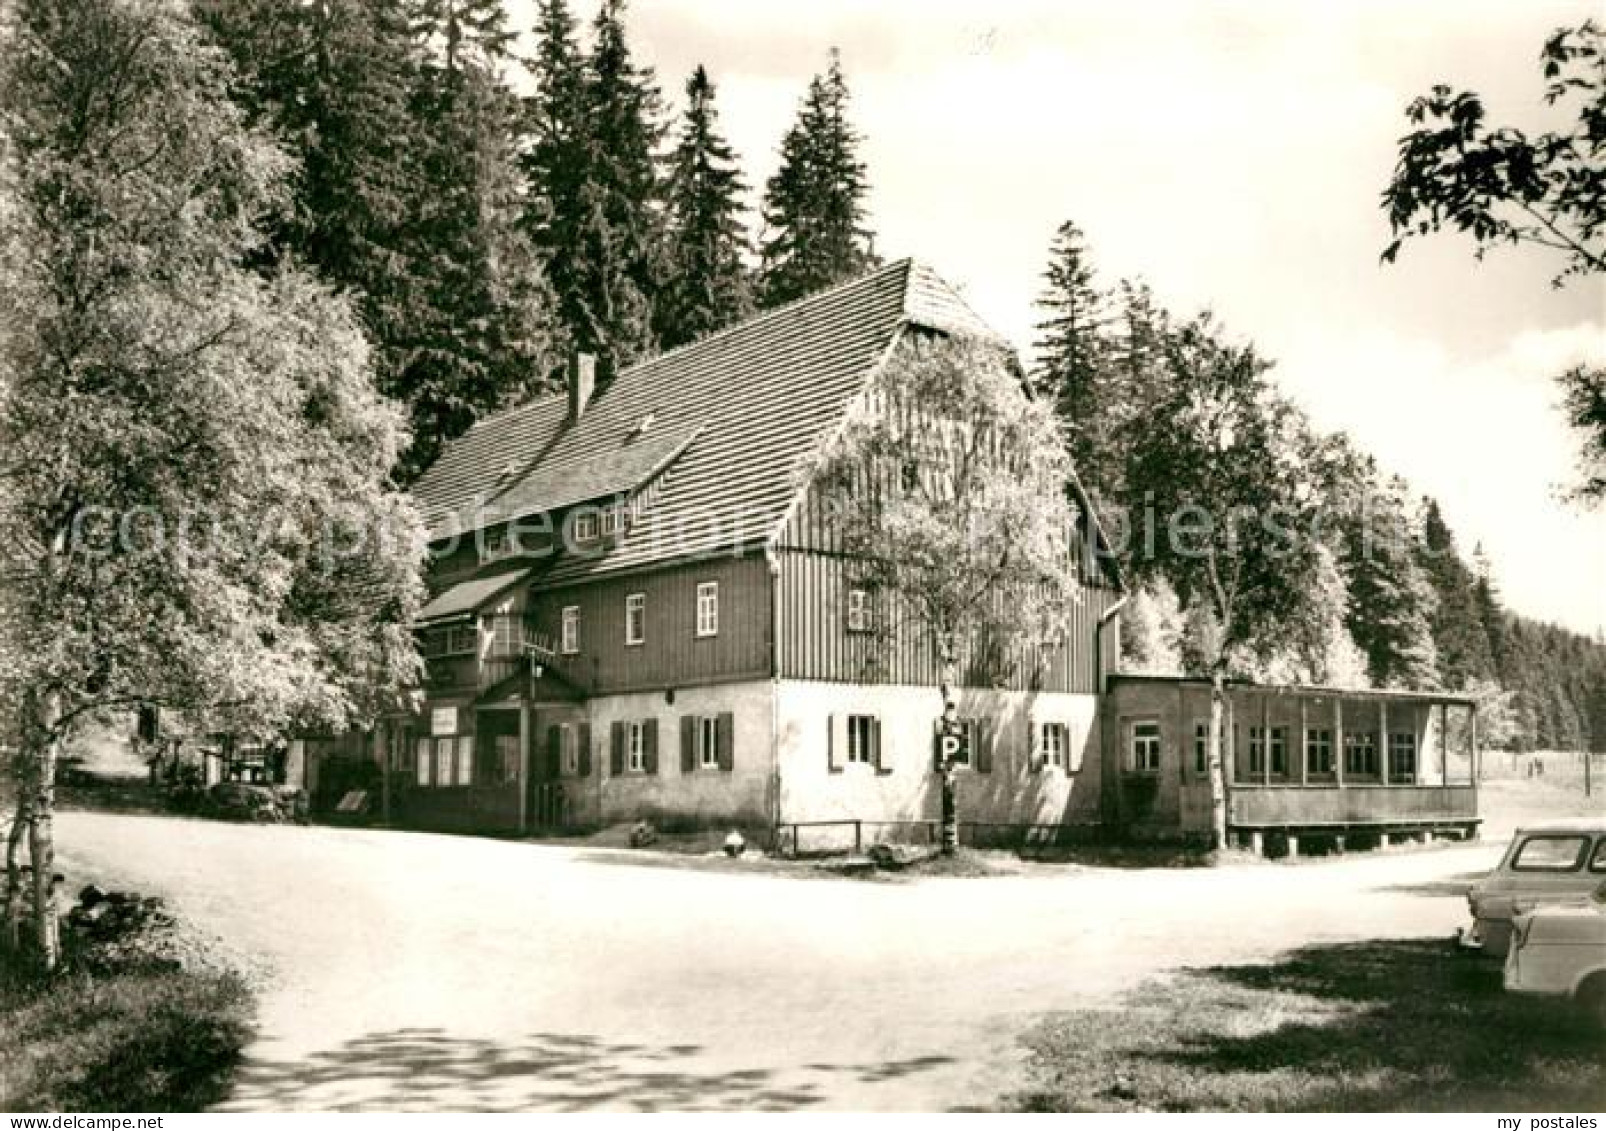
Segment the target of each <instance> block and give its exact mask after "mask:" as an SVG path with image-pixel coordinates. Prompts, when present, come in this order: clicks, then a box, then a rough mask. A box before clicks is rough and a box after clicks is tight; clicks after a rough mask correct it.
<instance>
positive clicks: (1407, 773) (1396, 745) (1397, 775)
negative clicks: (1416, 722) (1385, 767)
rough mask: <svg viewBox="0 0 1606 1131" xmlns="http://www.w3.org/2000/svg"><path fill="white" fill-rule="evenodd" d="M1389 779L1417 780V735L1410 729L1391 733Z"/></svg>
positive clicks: (1399, 780) (1398, 780) (1400, 780)
mask: <svg viewBox="0 0 1606 1131" xmlns="http://www.w3.org/2000/svg"><path fill="white" fill-rule="evenodd" d="M1389 780H1390V781H1396V782H1414V781H1415V780H1416V735H1415V734H1414V733H1412V732H1410V731H1405V732H1401V733H1399V734H1391V735H1389Z"/></svg>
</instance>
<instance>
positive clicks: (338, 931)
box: [59, 812, 1497, 1111]
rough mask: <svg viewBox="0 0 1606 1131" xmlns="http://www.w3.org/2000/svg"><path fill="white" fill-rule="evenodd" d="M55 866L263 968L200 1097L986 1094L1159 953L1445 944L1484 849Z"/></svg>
mask: <svg viewBox="0 0 1606 1131" xmlns="http://www.w3.org/2000/svg"><path fill="white" fill-rule="evenodd" d="M59 828H60V832H59V838H60V842H61V843H62V844H63V846H64V856H65V861H66V865H67V868H68V870H69V872H70V873H71V875H70V882H71V883H72V884H73V885H74V887H76V884H77V883H78V882H81V881H83V880H87V879H94V880H95V881H96V882H97V883H100V884H101V885H102V886H107V885H108V884H114V885H118V886H128V887H134V888H138V889H139V890H141V891H145V892H148V893H154V894H161V895H164V896H166V897H168V898H169V900H170V901H171V902H172V903H173V905H174V906H175V908H176V909H177V910H178V911H179V912H180V913H181V914H182V915H184V916H185V917H186V918H188V919H189V920H190V921H191V922H193V923H195V924H196V925H198V926H199V927H200V928H201V929H203V930H205V931H207V932H210V933H212V934H214V935H216V936H217V938H218V940H219V945H220V946H221V947H223V948H226V949H227V950H229V951H231V952H233V953H234V954H237V955H242V956H248V957H249V958H250V959H251V961H253V962H254V963H256V964H257V965H258V967H259V969H261V970H262V971H263V972H264V975H265V976H264V977H263V978H262V1000H261V1030H260V1035H259V1039H258V1040H257V1041H256V1043H255V1044H253V1045H252V1046H251V1047H250V1048H249V1049H248V1051H247V1063H246V1065H245V1066H244V1068H243V1070H242V1071H241V1073H240V1076H239V1080H238V1084H237V1087H236V1089H235V1092H234V1094H233V1096H232V1097H231V1098H230V1100H229V1101H228V1102H227V1103H226V1104H225V1105H223V1107H224V1109H225V1110H246V1111H249V1110H281V1109H286V1108H296V1109H321V1110H328V1109H335V1108H349V1109H365V1110H367V1109H410V1110H459V1109H474V1110H582V1109H593V1108H604V1109H625V1110H632V1109H648V1110H658V1109H666V1108H698V1109H738V1110H750V1109H765V1108H787V1109H790V1108H810V1109H843V1108H845V1109H858V1110H866V1109H870V1110H945V1109H950V1108H955V1107H963V1108H974V1107H983V1108H985V1107H988V1106H990V1105H992V1104H993V1103H995V1102H996V1100H997V1098H998V1097H999V1096H1000V1095H1001V1094H1002V1093H1003V1092H1005V1091H1007V1090H1008V1088H1009V1087H1010V1086H1011V1084H1012V1083H1013V1082H1014V1080H1015V1078H1016V1066H1017V1063H1018V1062H1017V1058H1018V1056H1019V1055H1020V1054H1019V1050H1018V1047H1017V1043H1016V1036H1017V1035H1018V1034H1019V1033H1020V1032H1021V1031H1022V1030H1023V1029H1024V1028H1025V1027H1026V1026H1027V1025H1028V1024H1030V1023H1031V1021H1032V1019H1033V1018H1034V1017H1036V1016H1037V1015H1038V1014H1040V1013H1042V1012H1043V1011H1045V1010H1052V1009H1057V1008H1064V1007H1069V1006H1076V1005H1085V1004H1088V1003H1089V1002H1094V1001H1097V1000H1099V999H1102V998H1105V997H1108V996H1110V995H1113V994H1116V993H1118V992H1120V991H1123V990H1125V989H1128V988H1130V987H1132V986H1133V985H1135V984H1137V983H1140V982H1142V981H1143V980H1144V979H1146V978H1149V977H1151V976H1153V975H1156V974H1161V973H1163V972H1165V971H1167V970H1172V969H1176V968H1178V967H1181V966H1197V965H1210V964H1215V963H1221V962H1233V963H1238V962H1244V961H1255V960H1259V959H1269V958H1271V957H1273V956H1275V955H1277V954H1279V953H1282V952H1285V951H1287V950H1289V949H1291V948H1294V947H1297V946H1301V945H1304V944H1306V943H1313V942H1325V941H1337V940H1347V939H1359V938H1403V937H1420V936H1448V935H1449V934H1450V933H1451V931H1452V930H1453V929H1454V928H1455V927H1456V925H1457V924H1458V923H1459V922H1460V921H1461V916H1462V914H1463V912H1464V903H1463V901H1462V899H1461V898H1460V896H1459V894H1458V892H1459V889H1460V887H1461V886H1463V885H1464V882H1465V879H1466V877H1468V876H1469V875H1471V874H1473V873H1476V872H1478V871H1481V870H1483V869H1486V868H1488V867H1489V866H1490V865H1491V864H1492V863H1493V858H1494V856H1495V854H1496V852H1497V849H1496V848H1495V847H1494V846H1490V845H1487V844H1484V845H1470V846H1464V847H1460V846H1458V847H1453V848H1441V849H1437V850H1431V851H1415V852H1409V851H1407V852H1391V853H1387V854H1357V855H1353V856H1350V857H1346V858H1343V859H1336V860H1329V861H1311V862H1306V863H1302V864H1299V865H1293V866H1289V865H1271V864H1243V865H1232V866H1227V867H1223V868H1218V869H1210V870H1199V869H1195V870H1168V869H1115V868H1083V867H1076V866H1046V865H1045V866H1043V867H1042V868H1041V870H1040V871H1037V872H1033V873H1032V874H1029V875H1025V876H1019V877H1015V876H1010V877H1003V878H990V879H960V878H927V879H921V880H916V881H911V882H901V883H866V882H862V881H854V880H842V879H814V878H809V879H803V878H795V877H792V876H787V875H776V874H773V873H771V872H767V871H758V870H753V871H751V872H746V873H744V872H741V871H735V872H731V871H706V870H687V869H681V868H674V867H665V866H647V865H644V864H643V863H642V859H643V858H642V857H640V856H636V855H633V854H630V853H628V852H608V851H601V850H586V849H576V848H558V847H545V846H533V845H529V844H515V843H507V842H499V841H492V840H479V839H473V838H466V837H446V836H432V835H427V834H418V833H400V832H379V831H372V830H352V829H333V828H292V827H272V826H242V825H229V824H221V823H212V822H204V821H192V820H179V819H171V818H163V817H146V816H131V815H118V814H108V813H91V812H68V813H63V814H62V815H61V817H60V819H59Z"/></svg>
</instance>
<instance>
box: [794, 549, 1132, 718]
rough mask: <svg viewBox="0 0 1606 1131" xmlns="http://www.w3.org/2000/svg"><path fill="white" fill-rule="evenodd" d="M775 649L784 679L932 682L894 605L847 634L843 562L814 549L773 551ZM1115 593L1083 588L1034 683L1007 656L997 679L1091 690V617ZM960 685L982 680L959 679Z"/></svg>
mask: <svg viewBox="0 0 1606 1131" xmlns="http://www.w3.org/2000/svg"><path fill="white" fill-rule="evenodd" d="M780 563H781V575H780V601H781V650H780V655H779V657H778V660H779V670H780V675H781V676H782V677H783V678H786V679H817V680H827V681H834V682H840V683H892V684H915V685H933V686H934V685H935V684H936V683H937V682H938V678H939V674H940V672H939V668H938V663H937V657H936V654H935V651H934V649H933V648H932V646H931V642H930V640H929V639H928V638H927V635H926V634H925V633H923V632H919V631H917V630H916V628H915V626H913V625H912V624H910V623H909V622H908V621H907V619H904V620H902V622H901V623H900V619H899V618H898V616H897V612H896V610H889V609H888V608H886V607H885V606H884V605H882V606H878V607H877V608H876V609H875V615H876V616H877V617H885V616H888V615H891V616H892V617H893V621H892V623H891V625H890V626H889V629H888V631H887V632H885V633H880V632H877V633H861V632H849V631H848V627H847V607H848V589H849V588H850V587H851V580H850V575H851V562H850V561H849V560H848V559H846V558H844V557H842V556H840V555H833V554H827V553H821V552H819V551H814V550H799V549H786V550H782V551H780ZM1117 597H1118V594H1117V593H1116V592H1115V591H1114V590H1113V589H1109V588H1106V587H1104V586H1099V585H1087V586H1085V587H1084V588H1083V590H1082V600H1081V601H1080V602H1078V603H1077V604H1075V605H1073V606H1072V608H1071V611H1070V618H1069V621H1070V623H1069V624H1068V625H1067V646H1064V647H1060V648H1056V649H1054V651H1053V653H1052V654H1051V656H1050V657H1049V658H1048V661H1047V663H1046V664H1045V665H1044V667H1043V669H1042V671H1041V674H1040V675H1039V676H1038V677H1037V679H1036V681H1035V682H1034V679H1033V676H1032V670H1033V667H1034V665H1033V664H1032V663H1031V661H1030V660H1029V659H1028V657H1027V656H1025V655H1022V656H1017V657H1012V661H1013V662H1012V663H1011V664H1010V665H1009V667H1010V668H1012V669H1013V670H1012V671H1010V672H1008V673H1007V674H1006V676H1005V678H1004V679H1003V680H1002V683H1003V686H1006V687H1009V688H1011V689H1014V690H1022V691H1024V690H1033V689H1036V690H1041V691H1060V692H1077V693H1088V694H1091V693H1093V692H1096V691H1097V690H1098V665H1097V663H1096V662H1095V657H1094V637H1095V634H1096V630H1097V625H1098V618H1099V617H1100V615H1102V614H1103V613H1104V612H1105V611H1106V610H1107V609H1109V608H1110V606H1111V605H1113V604H1114V603H1115V601H1116V599H1117ZM1104 648H1105V658H1106V665H1107V666H1106V669H1105V670H1106V671H1108V670H1112V668H1113V664H1114V660H1115V633H1114V632H1113V631H1106V633H1105V640H1104ZM966 682H967V683H970V684H976V683H981V682H983V679H982V678H981V677H975V676H972V677H967V679H966Z"/></svg>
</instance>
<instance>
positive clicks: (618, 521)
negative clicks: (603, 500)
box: [602, 503, 625, 538]
mask: <svg viewBox="0 0 1606 1131" xmlns="http://www.w3.org/2000/svg"><path fill="white" fill-rule="evenodd" d="M624 513H625V512H624V508H623V507H621V506H620V505H619V504H618V503H609V504H608V505H607V506H605V507H603V508H602V536H603V537H604V538H607V537H609V536H610V535H614V534H617V533H619V530H620V528H621V527H623V526H624Z"/></svg>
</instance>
